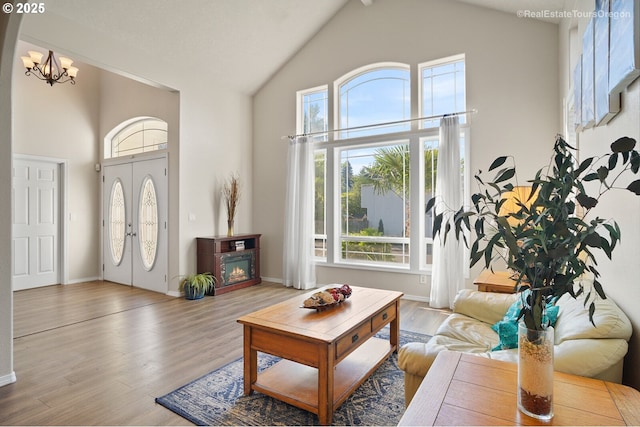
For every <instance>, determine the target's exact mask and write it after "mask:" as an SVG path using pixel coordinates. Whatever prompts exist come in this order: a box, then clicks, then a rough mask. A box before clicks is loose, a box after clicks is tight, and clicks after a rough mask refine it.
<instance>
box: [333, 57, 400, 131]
mask: <svg viewBox="0 0 640 427" xmlns="http://www.w3.org/2000/svg"><path fill="white" fill-rule="evenodd" d="M339 101H340V129H345V128H351V127H358V126H364V125H372V124H377V123H386V122H393V121H398V120H406V119H409V118H410V117H411V94H410V83H409V71H408V70H405V69H397V68H383V69H378V70H374V71H370V72H367V73H364V74H360V75H359V76H356V77H354V78H352V79H351V80H348V81H347V82H345V83H343V84H341V85H340V99H339ZM410 129H411V124H410V123H402V124H397V125H392V126H383V127H374V128H367V129H361V130H352V131H343V132H340V136H339V138H342V139H344V138H353V137H360V136H366V135H379V134H383V133H390V132H399V131H403V130H410Z"/></svg>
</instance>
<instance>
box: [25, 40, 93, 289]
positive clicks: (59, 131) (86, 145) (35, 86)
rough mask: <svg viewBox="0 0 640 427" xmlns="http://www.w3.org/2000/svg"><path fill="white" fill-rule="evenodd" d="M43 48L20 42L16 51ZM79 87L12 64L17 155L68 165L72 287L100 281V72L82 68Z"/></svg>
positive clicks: (69, 264) (67, 188)
mask: <svg viewBox="0 0 640 427" xmlns="http://www.w3.org/2000/svg"><path fill="white" fill-rule="evenodd" d="M27 49H36V50H39V51H40V52H46V51H45V49H43V48H39V47H34V46H32V45H29V44H26V43H23V42H18V46H17V51H18V53H20V54H21V55H24V54H26V51H27ZM80 67H81V68H82V71H81V72H82V74H78V75H79V76H80V77H81V78H80V79H79V80H78V82H77V84H76V85H73V86H72V85H71V84H70V83H65V84H54V85H53V86H49V85H48V84H45V82H43V81H40V80H38V79H36V78H35V77H33V76H29V77H27V76H25V75H24V67H22V62H21V61H14V63H13V74H14V79H13V96H14V105H13V119H14V121H13V124H14V139H13V152H14V153H15V154H28V155H33V156H43V157H49V158H57V159H64V160H65V161H67V169H68V175H67V177H68V182H67V185H66V190H67V193H66V198H67V209H68V216H67V217H66V218H61V219H60V220H61V222H62V221H64V222H65V223H66V226H67V229H68V233H67V238H68V244H67V250H68V254H70V256H69V260H68V261H69V262H68V271H67V279H68V282H71V283H72V282H79V281H83V280H95V279H96V278H98V277H99V276H100V274H99V269H98V253H99V234H98V232H99V228H98V221H99V210H98V206H99V205H98V202H99V200H100V198H99V195H100V185H99V174H98V173H97V172H96V170H95V164H96V163H98V162H99V161H100V156H99V152H98V147H99V144H98V108H99V103H98V93H99V74H100V73H99V70H97V69H96V68H93V67H89V66H82V65H81V66H80Z"/></svg>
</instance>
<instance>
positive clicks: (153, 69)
mask: <svg viewBox="0 0 640 427" xmlns="http://www.w3.org/2000/svg"><path fill="white" fill-rule="evenodd" d="M21 37H24V39H25V40H27V41H29V42H32V43H36V44H38V45H44V46H47V47H53V48H55V49H57V50H60V46H63V47H64V49H63V51H64V53H66V54H68V56H70V57H73V58H77V59H78V60H81V61H82V62H84V63H88V64H92V65H96V66H99V67H100V68H102V69H106V70H108V71H111V72H114V73H117V74H122V75H125V76H128V77H134V78H136V79H138V80H140V81H143V82H149V83H153V84H156V85H157V86H159V87H165V88H172V89H174V90H175V91H177V92H179V94H180V116H179V123H180V132H179V141H178V142H177V144H178V151H177V152H171V153H170V166H169V167H170V169H171V175H170V177H169V189H170V192H171V196H170V197H172V200H173V202H172V203H175V204H174V205H173V206H172V207H170V212H176V215H172V214H171V213H170V218H169V220H170V229H171V230H178V231H177V232H178V236H177V238H175V239H174V243H172V245H171V246H172V247H171V249H170V256H171V254H175V258H177V262H175V259H174V260H172V261H171V263H170V269H169V280H170V282H169V290H170V291H176V292H177V287H178V275H179V274H186V273H190V272H193V271H195V268H196V256H195V238H196V237H198V236H210V235H213V234H218V233H226V229H227V227H226V216H225V214H224V212H223V211H222V210H221V207H220V193H221V188H222V187H221V185H222V182H223V181H224V180H225V179H226V178H227V177H228V176H229V174H231V173H232V172H237V173H239V174H240V176H241V179H242V181H243V182H242V186H243V196H242V199H241V201H240V205H239V211H238V217H237V219H236V223H237V227H236V229H237V231H238V232H245V231H246V232H248V231H253V229H252V227H251V210H252V197H251V194H252V188H251V182H252V167H251V165H252V158H251V155H250V153H251V142H252V141H251V136H252V133H251V114H252V111H251V97H250V96H248V95H246V94H242V93H238V92H236V91H234V90H233V89H230V88H228V87H225V85H224V82H215V81H211V80H210V79H208V77H207V75H206V73H194V72H193V70H191V69H185V68H182V67H181V64H175V63H172V62H171V58H170V57H169V56H166V57H165V56H163V57H155V56H151V55H149V54H148V53H147V52H144V51H139V50H137V48H136V46H134V45H129V44H125V43H122V42H120V41H118V40H116V39H115V38H110V37H108V35H107V34H99V33H96V32H95V31H94V30H93V29H92V28H89V27H85V26H83V25H82V24H80V23H78V22H72V21H70V20H68V19H65V18H63V17H61V16H59V15H56V14H55V13H50V12H48V13H46V14H42V15H30V16H28V17H27V18H26V19H25V22H24V25H23V27H22V29H21ZM176 65H178V66H176ZM80 77H81V74H79V75H78V79H80ZM174 162H177V163H174ZM91 203H93V201H91ZM189 218H192V219H193V220H190V219H189ZM172 232H173V231H172ZM174 263H175V265H176V266H175V267H172V265H173V264H174Z"/></svg>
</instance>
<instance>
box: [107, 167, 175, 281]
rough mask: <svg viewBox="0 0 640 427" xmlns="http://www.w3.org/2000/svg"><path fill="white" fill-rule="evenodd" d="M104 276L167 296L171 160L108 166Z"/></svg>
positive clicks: (110, 279)
mask: <svg viewBox="0 0 640 427" xmlns="http://www.w3.org/2000/svg"><path fill="white" fill-rule="evenodd" d="M103 183H104V187H103V206H104V212H103V218H104V221H103V224H102V225H103V242H104V246H103V270H104V272H103V277H104V279H105V280H109V281H112V282H116V283H122V284H125V285H133V286H136V287H139V288H143V289H149V290H152V291H157V292H163V293H166V292H167V291H168V284H167V251H168V240H167V236H168V230H167V226H168V217H167V211H168V203H167V202H168V190H167V159H166V157H162V158H158V159H151V160H140V161H135V162H130V163H122V164H116V165H111V166H105V167H104V178H103Z"/></svg>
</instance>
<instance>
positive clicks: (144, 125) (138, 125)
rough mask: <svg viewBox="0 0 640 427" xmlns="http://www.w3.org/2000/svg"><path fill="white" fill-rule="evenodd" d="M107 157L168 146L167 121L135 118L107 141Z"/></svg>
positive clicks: (127, 154) (144, 151)
mask: <svg viewBox="0 0 640 427" xmlns="http://www.w3.org/2000/svg"><path fill="white" fill-rule="evenodd" d="M105 145H106V147H105V148H106V150H105V158H107V159H108V158H113V157H122V156H129V155H132V154H140V153H146V152H149V151H155V150H163V149H166V148H167V122H165V121H164V120H159V119H154V118H144V119H140V120H135V121H133V122H131V123H129V124H128V125H126V126H124V127H123V128H122V129H120V130H119V131H118V132H117V133H116V134H115V135H113V136H112V137H111V138H110V140H108V141H105Z"/></svg>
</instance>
